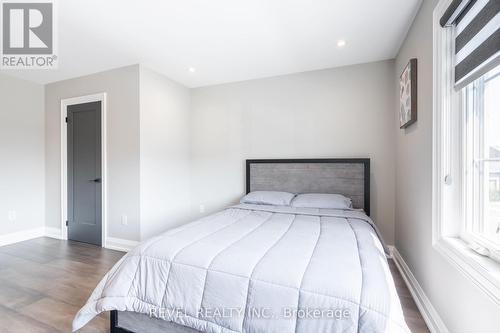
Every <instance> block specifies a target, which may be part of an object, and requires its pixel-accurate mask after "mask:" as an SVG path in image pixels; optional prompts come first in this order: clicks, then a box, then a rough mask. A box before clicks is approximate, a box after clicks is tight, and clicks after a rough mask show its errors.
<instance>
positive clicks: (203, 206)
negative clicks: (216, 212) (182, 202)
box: [200, 205, 205, 213]
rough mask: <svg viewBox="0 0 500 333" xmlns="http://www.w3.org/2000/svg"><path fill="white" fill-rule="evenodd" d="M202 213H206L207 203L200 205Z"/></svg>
mask: <svg viewBox="0 0 500 333" xmlns="http://www.w3.org/2000/svg"><path fill="white" fill-rule="evenodd" d="M200 213H205V205H200Z"/></svg>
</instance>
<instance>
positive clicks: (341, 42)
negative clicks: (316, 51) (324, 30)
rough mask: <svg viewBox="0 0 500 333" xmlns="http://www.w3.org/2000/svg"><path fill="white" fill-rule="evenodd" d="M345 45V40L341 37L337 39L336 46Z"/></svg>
mask: <svg viewBox="0 0 500 333" xmlns="http://www.w3.org/2000/svg"><path fill="white" fill-rule="evenodd" d="M345 45H346V42H345V40H343V39H339V40H338V41H337V46H338V47H344V46H345Z"/></svg>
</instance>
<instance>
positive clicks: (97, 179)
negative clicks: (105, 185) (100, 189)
mask: <svg viewBox="0 0 500 333" xmlns="http://www.w3.org/2000/svg"><path fill="white" fill-rule="evenodd" d="M89 182H94V183H100V182H101V178H96V179H90V180H89Z"/></svg>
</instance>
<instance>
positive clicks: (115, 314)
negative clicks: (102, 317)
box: [109, 310, 118, 333]
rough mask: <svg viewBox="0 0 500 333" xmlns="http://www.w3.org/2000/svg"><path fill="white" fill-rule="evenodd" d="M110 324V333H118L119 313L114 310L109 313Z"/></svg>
mask: <svg viewBox="0 0 500 333" xmlns="http://www.w3.org/2000/svg"><path fill="white" fill-rule="evenodd" d="M109 323H110V329H109V333H118V332H117V329H116V324H117V323H118V311H116V310H113V311H111V312H110V313H109Z"/></svg>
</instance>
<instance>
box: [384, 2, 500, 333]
mask: <svg viewBox="0 0 500 333" xmlns="http://www.w3.org/2000/svg"><path fill="white" fill-rule="evenodd" d="M436 4H437V1H436V0H425V1H424V2H423V5H422V7H421V8H420V11H419V13H418V15H417V17H416V19H415V21H414V22H413V25H412V27H411V29H410V31H409V33H408V36H407V38H406V40H405V41H404V43H403V46H402V48H401V50H400V51H399V54H398V56H397V58H396V73H395V74H396V75H395V77H394V80H395V83H396V84H397V80H398V77H399V74H400V73H401V71H402V70H403V68H404V66H405V65H406V64H407V62H408V60H409V59H410V58H414V57H416V58H417V59H418V121H417V122H416V123H415V124H414V125H412V126H411V127H409V128H408V129H407V130H399V129H398V130H396V143H397V149H396V225H395V240H396V247H397V249H398V251H399V252H400V253H401V255H402V256H403V258H404V260H405V261H406V263H407V264H408V266H409V267H410V269H411V270H412V272H413V274H414V275H415V276H416V278H417V280H418V282H419V283H420V284H421V286H422V288H423V289H424V291H425V293H426V294H427V296H428V297H429V298H430V300H431V302H432V304H433V305H434V307H435V308H436V310H437V311H438V312H439V314H440V316H441V317H442V319H443V320H444V322H445V324H446V326H447V327H448V329H449V331H450V332H453V333H460V332H464V333H465V332H498V329H499V328H498V323H499V321H498V315H499V314H500V312H499V308H498V306H496V305H495V304H494V303H493V301H491V300H490V299H489V298H488V297H486V296H485V295H484V294H483V293H482V292H481V291H480V290H479V289H478V288H477V287H475V286H473V285H472V284H471V282H470V281H469V280H468V279H466V278H465V277H464V276H463V275H462V274H461V273H460V272H459V271H458V270H457V269H456V268H455V267H453V266H451V264H450V263H449V262H448V261H447V260H445V259H444V258H443V257H442V256H441V255H440V254H439V253H438V252H436V250H434V248H433V246H432V94H433V88H432V38H433V37H432V12H433V9H434V7H435V6H436ZM396 86H397V85H396ZM394 110H398V109H397V107H395V108H394ZM396 117H397V112H395V114H394V118H395V119H396Z"/></svg>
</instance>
